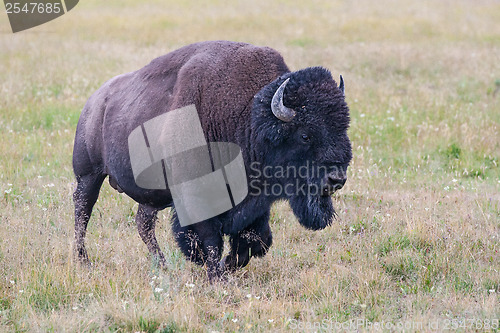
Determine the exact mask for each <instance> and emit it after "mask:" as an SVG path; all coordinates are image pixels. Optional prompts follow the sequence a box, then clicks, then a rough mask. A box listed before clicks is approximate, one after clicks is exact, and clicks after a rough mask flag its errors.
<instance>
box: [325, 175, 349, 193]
mask: <svg viewBox="0 0 500 333" xmlns="http://www.w3.org/2000/svg"><path fill="white" fill-rule="evenodd" d="M346 181H347V178H338V177H335V176H332V175H328V176H327V182H328V185H329V186H331V187H333V188H335V189H336V190H340V189H341V188H342V187H344V184H345V182H346Z"/></svg>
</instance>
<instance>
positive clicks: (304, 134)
mask: <svg viewBox="0 0 500 333" xmlns="http://www.w3.org/2000/svg"><path fill="white" fill-rule="evenodd" d="M300 137H301V138H302V141H304V142H309V141H311V137H309V135H307V134H306V133H302V135H301V136H300Z"/></svg>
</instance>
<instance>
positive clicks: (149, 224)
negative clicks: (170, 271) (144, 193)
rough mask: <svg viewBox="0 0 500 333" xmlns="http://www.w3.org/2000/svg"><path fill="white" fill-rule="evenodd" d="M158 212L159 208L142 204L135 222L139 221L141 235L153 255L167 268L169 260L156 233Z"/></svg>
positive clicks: (138, 227) (138, 228) (138, 226)
mask: <svg viewBox="0 0 500 333" xmlns="http://www.w3.org/2000/svg"><path fill="white" fill-rule="evenodd" d="M157 214H158V210H157V209H155V208H152V207H149V206H146V205H143V204H140V205H139V208H138V210H137V215H136V216H135V222H136V223H137V230H138V231H139V236H141V239H142V241H143V242H144V243H145V244H146V246H147V247H148V250H149V253H150V254H151V257H152V258H153V260H155V261H156V262H158V264H159V265H160V266H161V267H163V268H165V267H166V266H167V265H166V263H167V262H166V260H165V256H164V255H163V252H162V251H161V249H160V246H159V245H158V241H157V240H156V235H155V226H156V221H157V220H158V218H157Z"/></svg>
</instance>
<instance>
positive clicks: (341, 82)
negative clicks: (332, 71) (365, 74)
mask: <svg viewBox="0 0 500 333" xmlns="http://www.w3.org/2000/svg"><path fill="white" fill-rule="evenodd" d="M339 89H340V90H341V91H342V95H343V96H345V87H344V78H343V77H342V75H340V84H339Z"/></svg>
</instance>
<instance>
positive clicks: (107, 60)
mask: <svg viewBox="0 0 500 333" xmlns="http://www.w3.org/2000/svg"><path fill="white" fill-rule="evenodd" d="M498 22H500V4H499V3H498V2H497V1H486V0H484V1H472V0H471V1H453V2H452V1H419V2H411V1H408V0H406V1H398V2H397V1H389V0H383V1H377V2H370V1H365V0H363V1H355V2H341V1H327V0H316V1H307V2H304V1H277V2H265V1H254V2H241V1H238V2H228V1H209V2H203V3H198V2H194V1H187V2H179V1H159V0H158V1H142V2H139V1H131V0H128V1H117V0H116V1H90V0H89V1H81V2H80V4H79V5H78V6H77V7H75V9H74V10H72V11H71V12H70V13H69V14H67V15H64V16H63V17H61V18H59V19H57V20H55V21H52V22H50V23H48V24H45V25H43V26H40V27H38V28H35V29H33V30H28V31H25V32H22V33H18V34H11V33H10V30H9V29H10V28H9V25H8V22H7V17H6V15H5V14H3V13H1V14H0V94H1V96H2V97H1V98H0V152H1V154H0V331H4V330H7V331H55V332H61V331H68V332H76V331H78V332H82V331H148V332H154V331H162V332H169V331H178V330H183V331H221V332H222V331H224V332H227V331H246V330H251V331H271V330H280V331H281V330H293V329H297V330H300V331H304V330H308V328H311V331H313V330H318V329H317V328H315V327H314V325H318V324H325V323H327V324H332V326H330V328H333V329H335V327H336V326H334V323H337V324H339V323H346V322H347V323H348V322H349V321H356V320H359V319H362V320H366V322H365V323H369V324H366V326H364V327H361V330H367V331H369V330H374V329H375V328H374V326H373V325H375V324H377V323H378V324H381V323H386V324H387V323H389V322H390V323H392V324H394V325H398V324H399V325H403V324H404V325H407V326H400V327H399V328H402V329H404V330H406V331H432V330H433V329H434V328H436V326H435V325H436V323H437V324H439V325H440V326H438V327H437V328H439V330H442V329H444V328H445V327H446V325H447V324H448V325H449V326H450V328H451V327H452V325H453V324H457V325H462V330H463V331H471V330H474V329H475V328H476V326H474V325H483V327H484V325H486V324H487V323H490V327H493V328H494V327H495V326H494V325H493V326H491V324H492V323H493V324H494V322H492V320H494V319H496V320H498V319H499V318H500V255H499V250H500V241H499V237H500V194H499V193H500V168H499V166H498V164H499V163H500V160H499V159H500V135H499V129H500V112H499V110H500V102H499V101H500V91H499V89H500V25H499V24H498ZM210 39H227V40H238V41H245V42H250V43H254V44H258V45H268V46H271V47H273V48H276V49H277V50H279V51H280V52H281V53H282V54H283V56H284V57H285V59H286V60H287V62H288V64H289V65H290V67H291V68H292V69H299V68H303V67H307V66H312V65H323V66H326V67H328V68H330V69H331V70H332V72H333V73H334V75H336V76H337V75H338V74H343V76H344V78H345V79H346V87H347V88H346V89H347V90H346V92H347V98H348V103H349V104H350V107H351V115H352V126H351V129H350V132H349V135H350V137H351V140H352V142H353V148H354V160H353V163H352V166H351V167H350V170H349V173H350V174H349V180H348V182H347V185H346V187H345V188H344V189H342V191H340V192H339V193H338V194H337V195H336V196H335V197H334V201H335V206H336V207H337V210H338V212H339V219H338V220H337V221H336V223H335V224H334V225H333V226H332V227H330V228H327V229H326V230H323V231H320V232H311V231H307V230H305V229H303V228H302V227H300V226H299V224H298V223H297V221H296V220H295V218H294V216H293V214H292V212H291V210H290V209H289V207H288V205H287V204H286V203H284V202H282V203H278V204H277V205H276V206H275V207H274V208H273V214H272V222H271V223H272V229H273V233H274V245H273V247H272V249H271V251H270V253H269V254H268V255H267V256H266V257H265V258H263V259H257V260H255V259H254V260H252V261H251V262H250V264H249V266H247V267H246V268H245V269H243V270H241V271H239V272H238V273H236V274H235V275H234V276H233V277H232V278H230V280H229V281H228V282H227V283H223V284H217V285H209V284H208V283H207V281H206V277H205V275H204V271H203V269H202V268H200V267H197V266H195V265H194V264H192V263H190V262H186V260H185V259H184V258H183V256H182V255H181V253H180V251H179V250H178V249H177V248H176V246H175V243H174V240H173V237H172V235H171V233H170V228H169V212H168V211H164V212H162V214H161V216H160V225H159V230H158V232H157V234H158V239H159V241H160V245H161V246H162V248H163V249H164V252H165V253H166V255H167V260H168V265H169V269H168V270H167V271H158V270H157V269H156V268H155V267H154V266H153V265H152V264H151V262H150V260H149V259H148V257H147V249H146V247H145V245H144V244H143V243H142V241H141V240H140V238H139V235H138V233H137V231H136V229H135V225H134V214H135V210H136V208H137V204H135V203H134V202H133V201H131V200H130V199H128V198H126V197H124V196H123V195H119V194H118V193H117V192H115V191H114V190H112V189H111V188H110V187H109V186H108V185H107V184H106V185H105V186H104V187H103V189H102V192H101V196H100V199H99V202H98V203H97V205H96V207H95V209H94V214H93V217H92V219H91V222H90V226H89V234H88V237H87V247H88V250H89V254H90V256H91V260H92V261H93V263H94V266H93V269H92V270H90V271H89V270H87V269H84V268H81V267H79V266H78V265H77V264H76V263H75V262H73V259H72V256H71V246H72V241H73V207H72V201H71V194H72V191H73V188H74V179H73V175H72V171H71V153H72V142H73V136H74V132H75V127H76V122H77V119H78V115H79V112H80V110H81V108H82V106H83V104H84V103H85V101H86V99H87V98H88V97H89V96H90V94H91V93H92V92H93V91H95V89H97V88H98V87H99V86H100V85H101V84H102V83H103V82H105V81H106V80H107V79H109V78H111V77H113V76H115V75H117V74H121V73H123V72H128V71H132V70H135V69H138V68H140V67H142V66H143V65H145V64H146V63H148V62H149V61H150V60H151V59H153V58H154V57H156V56H159V55H161V54H164V53H167V52H169V51H171V50H173V49H176V48H178V47H180V46H183V45H186V44H188V43H191V42H194V41H199V40H210ZM497 323H498V321H497ZM307 325H309V326H307ZM369 325H372V326H369ZM433 325H434V326H433ZM387 327H388V326H386V328H387ZM477 327H479V326H477ZM496 327H498V324H497V326H496ZM396 328H397V326H396ZM319 330H321V328H320V329H319ZM389 330H390V329H389ZM491 330H495V329H486V331H491ZM481 331H482V330H481ZM496 331H498V328H497V329H496Z"/></svg>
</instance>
